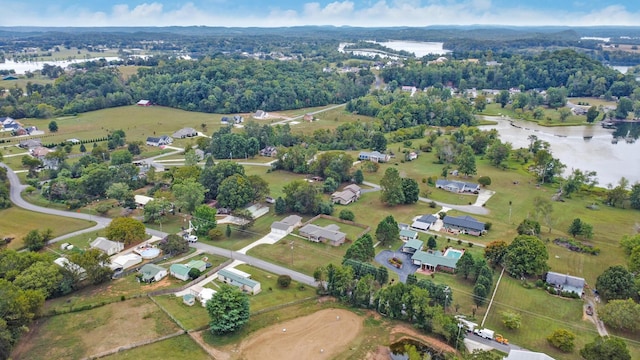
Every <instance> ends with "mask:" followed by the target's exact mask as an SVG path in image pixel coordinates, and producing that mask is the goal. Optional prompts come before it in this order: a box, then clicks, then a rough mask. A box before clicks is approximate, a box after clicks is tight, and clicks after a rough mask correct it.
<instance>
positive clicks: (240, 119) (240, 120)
mask: <svg viewBox="0 0 640 360" xmlns="http://www.w3.org/2000/svg"><path fill="white" fill-rule="evenodd" d="M243 122H244V118H243V117H242V116H240V115H233V123H234V124H242V123H243Z"/></svg>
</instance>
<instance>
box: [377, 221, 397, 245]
mask: <svg viewBox="0 0 640 360" xmlns="http://www.w3.org/2000/svg"><path fill="white" fill-rule="evenodd" d="M399 237H400V229H399V228H398V223H397V222H396V220H395V219H394V218H393V215H389V216H387V217H385V218H384V219H382V221H380V223H379V224H378V227H377V228H376V239H378V241H380V243H382V244H383V245H386V244H391V243H392V242H394V241H396V240H398V239H399Z"/></svg>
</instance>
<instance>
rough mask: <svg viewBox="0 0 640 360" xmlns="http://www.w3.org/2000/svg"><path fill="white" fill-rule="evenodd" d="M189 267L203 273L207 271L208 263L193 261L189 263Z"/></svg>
mask: <svg viewBox="0 0 640 360" xmlns="http://www.w3.org/2000/svg"><path fill="white" fill-rule="evenodd" d="M187 267H188V268H191V269H198V270H200V272H203V271H205V270H206V269H207V263H206V262H204V261H202V260H191V261H189V262H188V263H187Z"/></svg>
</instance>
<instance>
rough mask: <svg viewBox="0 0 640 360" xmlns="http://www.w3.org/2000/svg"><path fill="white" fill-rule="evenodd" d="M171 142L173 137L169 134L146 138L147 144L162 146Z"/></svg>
mask: <svg viewBox="0 0 640 360" xmlns="http://www.w3.org/2000/svg"><path fill="white" fill-rule="evenodd" d="M172 142H173V139H172V138H171V136H169V135H162V136H159V137H155V136H149V137H148V138H147V145H149V146H162V145H169V144H171V143H172Z"/></svg>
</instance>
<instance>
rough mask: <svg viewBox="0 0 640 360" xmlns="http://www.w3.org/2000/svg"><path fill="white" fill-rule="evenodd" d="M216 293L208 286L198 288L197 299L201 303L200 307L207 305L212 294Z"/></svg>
mask: <svg viewBox="0 0 640 360" xmlns="http://www.w3.org/2000/svg"><path fill="white" fill-rule="evenodd" d="M216 293H217V291H215V290H213V289H209V288H203V289H202V290H200V292H199V293H198V299H199V300H200V304H202V307H207V301H209V300H211V299H212V298H213V295H215V294H216Z"/></svg>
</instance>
